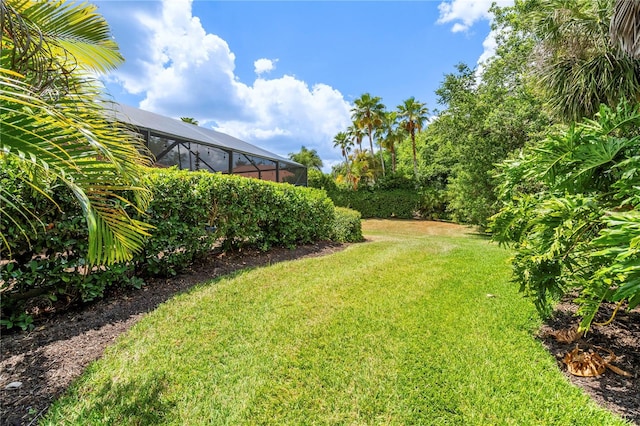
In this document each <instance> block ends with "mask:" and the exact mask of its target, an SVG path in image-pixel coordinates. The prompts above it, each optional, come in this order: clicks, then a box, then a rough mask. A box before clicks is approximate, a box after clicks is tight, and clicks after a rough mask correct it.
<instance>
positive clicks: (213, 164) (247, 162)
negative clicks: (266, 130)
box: [109, 103, 307, 185]
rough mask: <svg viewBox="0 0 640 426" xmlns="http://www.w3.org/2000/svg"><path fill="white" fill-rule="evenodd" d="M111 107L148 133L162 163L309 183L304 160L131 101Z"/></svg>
mask: <svg viewBox="0 0 640 426" xmlns="http://www.w3.org/2000/svg"><path fill="white" fill-rule="evenodd" d="M109 109H110V112H111V113H112V114H113V117H114V119H115V120H116V121H119V122H122V123H126V124H129V125H131V126H133V127H134V128H135V129H137V131H138V132H139V133H140V134H141V135H142V136H143V137H144V139H145V142H146V144H147V146H148V147H149V149H150V150H151V152H152V153H153V154H154V155H155V157H156V165H157V166H159V167H170V166H177V167H178V168H180V169H188V170H208V171H211V172H221V173H228V174H239V175H243V176H247V177H254V178H258V179H264V180H271V181H276V182H288V183H292V184H295V185H306V184H307V169H306V167H305V166H303V165H302V164H299V163H296V162H295V161H291V160H289V159H287V158H284V157H281V156H279V155H277V154H274V153H272V152H269V151H267V150H264V149H262V148H260V147H257V146H255V145H252V144H250V143H248V142H244V141H242V140H240V139H238V138H234V137H233V136H229V135H227V134H224V133H221V132H217V131H215V130H212V129H206V128H204V127H200V126H197V125H194V124H191V123H186V122H184V121H182V120H176V119H174V118H170V117H166V116H163V115H160V114H156V113H153V112H149V111H145V110H141V109H138V108H134V107H132V106H129V105H123V104H118V103H113V106H112V108H109Z"/></svg>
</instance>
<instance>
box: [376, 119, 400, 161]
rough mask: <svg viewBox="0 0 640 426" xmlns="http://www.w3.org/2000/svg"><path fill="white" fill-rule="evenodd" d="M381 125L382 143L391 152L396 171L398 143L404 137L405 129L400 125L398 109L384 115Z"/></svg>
mask: <svg viewBox="0 0 640 426" xmlns="http://www.w3.org/2000/svg"><path fill="white" fill-rule="evenodd" d="M382 121H383V122H382V126H381V127H380V130H381V132H380V134H381V138H380V145H381V146H382V147H384V148H385V149H386V150H387V151H389V153H390V154H391V170H392V171H393V173H395V172H396V144H398V143H400V142H402V139H403V138H404V129H402V128H401V127H398V125H397V124H398V113H397V111H390V112H387V113H386V114H385V115H384V118H383V120H382Z"/></svg>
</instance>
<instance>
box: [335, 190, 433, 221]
mask: <svg viewBox="0 0 640 426" xmlns="http://www.w3.org/2000/svg"><path fill="white" fill-rule="evenodd" d="M328 194H329V197H331V199H332V200H333V202H334V204H335V205H336V206H339V207H348V208H350V209H353V210H357V211H359V212H360V213H361V214H362V217H363V218H367V219H368V218H379V219H387V218H398V219H412V218H414V217H416V216H417V215H418V214H419V210H420V203H421V197H420V194H419V193H418V192H417V191H415V190H411V189H389V190H384V189H375V190H369V189H359V190H357V191H353V190H351V189H333V190H329V191H328Z"/></svg>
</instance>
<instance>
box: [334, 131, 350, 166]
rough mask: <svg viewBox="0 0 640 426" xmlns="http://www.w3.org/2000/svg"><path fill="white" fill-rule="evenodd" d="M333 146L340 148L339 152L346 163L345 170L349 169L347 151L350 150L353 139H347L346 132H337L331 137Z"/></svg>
mask: <svg viewBox="0 0 640 426" xmlns="http://www.w3.org/2000/svg"><path fill="white" fill-rule="evenodd" d="M333 147H334V148H340V152H341V153H342V156H343V157H344V161H345V163H346V165H347V170H349V152H351V148H352V147H353V141H352V140H351V139H349V135H348V134H347V133H346V132H339V133H338V134H337V135H335V136H334V138H333Z"/></svg>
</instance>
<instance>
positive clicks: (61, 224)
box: [0, 168, 362, 326]
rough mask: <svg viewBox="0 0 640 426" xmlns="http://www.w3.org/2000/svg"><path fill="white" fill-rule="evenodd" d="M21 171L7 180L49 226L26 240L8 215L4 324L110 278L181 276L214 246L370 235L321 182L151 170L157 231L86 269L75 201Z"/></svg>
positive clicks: (151, 210)
mask: <svg viewBox="0 0 640 426" xmlns="http://www.w3.org/2000/svg"><path fill="white" fill-rule="evenodd" d="M16 173H17V172H15V171H13V170H11V169H10V168H4V169H3V170H0V183H2V184H3V185H4V189H6V190H8V191H12V192H13V193H16V194H19V195H20V197H22V198H23V199H24V200H26V201H27V205H29V206H30V207H31V209H32V211H33V212H34V213H35V214H37V215H38V217H40V218H41V219H42V222H43V224H44V226H43V227H39V228H38V229H30V228H29V229H28V231H29V238H28V239H27V238H26V235H23V234H22V233H20V231H19V230H18V228H17V225H18V224H19V219H20V218H17V219H16V221H17V222H18V223H12V222H10V221H6V220H4V219H3V220H2V221H0V229H2V232H3V233H4V234H5V235H11V237H12V238H10V240H9V245H10V249H11V258H12V261H11V262H10V263H6V262H5V263H6V264H4V265H3V266H2V267H1V268H0V280H2V281H1V282H0V290H1V291H2V296H3V297H2V302H1V303H2V304H1V306H2V317H3V320H2V323H3V324H4V325H6V326H9V325H14V324H15V325H20V322H19V321H18V320H17V318H18V317H17V316H16V315H23V314H24V308H25V301H26V300H27V299H30V303H37V304H38V305H45V307H46V305H47V304H51V303H52V302H55V301H56V300H57V299H58V298H60V297H65V298H67V299H69V300H70V301H71V300H75V299H82V300H83V301H89V300H92V299H95V298H98V297H102V295H103V293H104V291H105V289H106V288H107V286H111V285H127V286H134V287H140V286H141V285H142V284H143V281H142V279H141V277H145V276H170V275H175V274H176V273H178V272H179V271H181V270H182V269H184V268H186V267H188V266H189V265H191V264H192V263H193V262H194V261H195V260H197V259H199V258H202V257H203V256H206V255H207V254H209V253H211V251H212V250H213V249H215V250H219V251H221V250H230V249H235V248H239V247H247V246H249V247H256V248H259V249H262V250H267V249H269V248H270V247H272V246H285V247H294V246H295V245H296V244H304V243H310V242H314V241H319V240H329V239H331V238H335V239H337V240H339V241H359V240H360V239H361V235H362V234H361V232H362V231H361V228H360V223H359V220H358V222H357V223H356V220H355V218H354V216H353V214H347V213H344V212H340V213H336V211H335V207H334V204H333V202H332V201H331V200H330V199H329V198H328V197H327V194H326V192H325V191H323V190H319V189H313V188H303V187H295V186H292V185H289V184H280V183H275V182H268V181H262V180H256V179H247V178H243V177H240V176H233V175H220V174H212V173H207V172H190V171H179V170H175V169H148V170H145V173H146V175H145V176H146V177H145V179H146V183H147V185H148V187H149V189H150V190H151V191H152V193H153V200H152V202H151V203H150V205H149V206H148V208H147V211H146V212H145V215H144V217H139V216H140V215H137V216H138V217H137V218H139V219H142V220H144V221H145V222H147V223H149V224H151V225H153V226H154V227H155V229H154V230H153V231H152V236H151V237H150V238H149V239H148V240H147V243H146V244H145V246H144V249H143V250H142V251H141V252H139V253H137V254H136V255H135V256H134V258H133V259H132V261H130V262H127V263H123V264H116V265H110V266H106V265H103V266H99V267H95V268H93V270H91V271H88V270H87V268H86V267H85V263H86V262H85V259H84V257H83V255H84V253H86V252H87V236H88V234H87V230H86V224H85V222H84V218H83V216H82V212H81V209H80V207H79V205H78V204H77V202H76V201H75V199H74V198H73V197H72V196H71V194H69V193H68V192H66V191H63V188H61V187H59V185H57V184H56V183H55V182H51V184H50V186H49V188H46V192H47V193H50V194H53V196H52V198H53V199H54V200H56V203H58V205H59V206H60V210H58V209H57V208H55V206H52V204H51V203H50V202H48V200H46V199H45V198H44V197H43V196H42V195H41V194H39V193H37V192H35V191H33V190H32V189H31V188H30V187H29V186H28V185H26V184H24V182H23V181H22V180H21V179H19V178H17V177H18V176H17V175H16ZM122 196H123V197H125V198H126V196H127V194H122ZM131 214H132V215H133V216H136V214H135V212H131ZM346 217H349V219H348V220H347V219H346ZM0 256H1V258H2V259H5V260H6V259H7V258H8V257H9V253H8V252H7V249H6V247H2V248H0ZM34 297H35V298H36V302H34Z"/></svg>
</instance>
